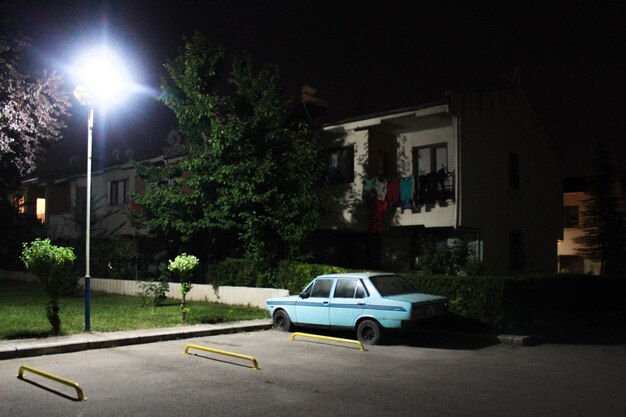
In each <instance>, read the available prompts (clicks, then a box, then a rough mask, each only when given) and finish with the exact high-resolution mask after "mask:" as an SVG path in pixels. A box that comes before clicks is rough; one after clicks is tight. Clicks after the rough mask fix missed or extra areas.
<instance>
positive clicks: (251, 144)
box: [131, 34, 320, 259]
mask: <svg viewBox="0 0 626 417" xmlns="http://www.w3.org/2000/svg"><path fill="white" fill-rule="evenodd" d="M165 68H166V69H167V71H168V73H169V80H164V81H163V83H162V87H161V88H162V95H161V96H160V100H162V101H163V102H164V103H165V104H166V105H167V106H169V107H170V108H171V109H172V110H173V111H174V113H175V114H176V115H177V117H178V120H179V123H180V129H181V132H182V133H183V136H184V137H185V138H186V140H185V143H184V144H183V145H181V146H180V149H179V151H181V152H182V155H183V156H182V157H181V159H180V161H179V162H178V163H176V164H170V165H167V166H165V167H158V168H156V167H149V166H146V165H139V166H138V167H137V169H138V173H139V175H140V176H141V177H142V178H145V179H146V182H147V184H148V187H147V191H146V192H145V193H144V194H142V195H136V196H134V198H135V199H136V202H137V203H138V204H139V205H140V207H141V209H140V210H138V211H137V212H135V213H134V215H132V216H131V218H132V221H133V223H134V225H135V226H136V227H138V228H139V229H143V230H147V231H148V232H149V233H151V234H152V235H154V236H158V237H166V238H167V239H170V240H171V241H172V242H183V243H189V242H192V243H193V242H194V240H195V241H201V242H203V244H206V243H205V242H208V241H209V240H210V239H209V238H215V239H220V238H221V237H223V236H228V235H235V236H236V237H237V238H238V240H239V242H240V244H241V246H242V249H243V253H244V255H246V256H247V257H251V258H256V259H262V258H267V257H272V256H274V255H275V254H276V253H279V252H281V251H282V250H283V249H285V251H284V252H285V253H287V255H288V256H292V257H294V256H296V255H298V254H299V250H300V245H301V243H302V242H303V240H304V239H305V237H306V236H307V235H308V234H309V233H310V232H311V231H313V230H315V228H316V227H317V225H318V221H319V207H320V198H319V195H318V194H317V193H316V192H315V191H314V187H315V185H316V183H317V181H318V177H319V173H320V162H319V161H320V158H319V147H318V145H317V138H316V135H315V134H314V133H313V132H312V131H311V130H310V129H309V127H308V126H307V125H306V124H305V123H297V122H295V123H292V124H286V123H285V120H286V116H287V103H286V102H285V101H283V99H282V97H281V93H280V90H279V76H278V73H277V70H276V68H273V67H270V66H264V67H263V68H261V69H260V70H258V71H256V72H255V71H254V69H253V66H252V63H251V62H250V60H249V58H247V57H246V56H242V55H238V54H234V55H231V54H227V53H226V51H225V50H224V49H222V48H220V47H217V46H213V45H212V44H210V43H209V42H207V41H206V40H205V39H204V38H203V37H202V36H201V35H198V34H196V35H194V36H193V37H192V38H191V39H185V44H184V46H183V47H182V48H181V49H180V51H179V55H178V56H177V57H176V58H175V59H174V60H172V61H169V62H168V63H167V64H166V65H165Z"/></svg>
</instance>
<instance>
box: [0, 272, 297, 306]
mask: <svg viewBox="0 0 626 417" xmlns="http://www.w3.org/2000/svg"><path fill="white" fill-rule="evenodd" d="M0 279H10V280H20V281H36V280H37V278H36V277H35V276H33V275H32V274H28V273H25V272H19V271H4V270H0ZM82 281H83V279H81V285H82ZM142 283H143V281H126V280H119V279H107V278H91V290H92V291H98V292H104V293H107V294H121V295H137V294H138V293H140V292H141V284H142ZM288 294H289V292H288V291H287V290H281V289H275V288H250V287H230V286H223V287H218V288H215V287H213V286H212V285H208V284H193V287H192V288H191V291H189V293H187V296H186V299H187V300H194V301H209V302H218V303H224V304H240V305H250V306H252V307H259V308H265V307H266V306H265V300H267V299H268V298H272V297H284V296H286V295H288ZM167 296H168V297H171V298H175V299H181V294H180V284H179V283H176V282H170V290H169V292H168V293H167Z"/></svg>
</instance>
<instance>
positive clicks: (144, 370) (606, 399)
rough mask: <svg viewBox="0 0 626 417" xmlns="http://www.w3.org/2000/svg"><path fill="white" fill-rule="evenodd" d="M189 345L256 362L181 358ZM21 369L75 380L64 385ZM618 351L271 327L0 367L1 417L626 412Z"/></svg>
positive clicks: (198, 354) (623, 355)
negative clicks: (356, 338) (362, 346)
mask: <svg viewBox="0 0 626 417" xmlns="http://www.w3.org/2000/svg"><path fill="white" fill-rule="evenodd" d="M188 343H194V344H199V345H204V346H208V347H213V348H218V349H223V350H229V351H233V352H237V353H241V354H245V355H251V356H254V357H256V359H257V360H258V362H259V365H260V367H261V370H260V371H255V370H253V369H252V368H251V364H250V362H248V361H245V360H240V359H235V358H230V357H226V356H219V355H216V354H213V353H207V352H202V351H192V353H194V354H191V355H185V354H183V353H182V352H183V349H184V347H185V345H186V344H188ZM21 365H30V366H33V367H35V368H39V369H42V370H45V371H47V372H50V373H53V374H56V375H59V376H62V377H65V378H68V379H71V380H74V381H76V382H78V383H79V384H80V385H81V387H82V388H83V389H84V391H85V395H86V396H87V397H88V399H87V401H75V400H73V399H72V398H75V397H76V393H75V391H74V390H73V389H71V388H69V387H66V386H64V385H61V384H58V383H55V382H52V381H49V380H46V379H43V378H41V377H38V376H36V375H34V374H29V373H27V374H26V377H27V379H28V380H29V381H32V382H27V381H22V380H19V379H17V378H16V374H17V371H18V369H19V367H20V366H21ZM624 381H626V345H624V344H621V343H613V344H611V343H609V344H604V345H595V344H592V343H588V342H584V343H576V340H569V341H566V342H563V343H554V344H544V345H541V346H536V347H514V346H510V345H500V344H492V343H491V342H490V341H485V340H478V339H471V338H470V339H468V338H463V337H460V336H447V337H437V336H435V337H432V336H431V337H423V336H422V337H417V338H410V337H404V338H396V339H394V340H392V341H391V344H389V345H386V346H374V347H371V348H368V351H366V352H360V351H359V350H358V348H357V347H355V346H353V345H338V344H333V343H328V342H323V341H316V340H306V339H301V340H300V339H296V340H295V341H290V340H289V334H285V333H278V332H275V331H263V332H256V333H241V334H230V335H220V336H210V337H200V338H195V339H187V340H181V341H170V342H159V343H151V344H143V345H135V346H126V347H119V348H112V349H101V350H88V351H84V352H77V353H68V354H60V355H52V356H43V357H33V358H24V359H19V358H18V359H11V360H5V361H1V362H0V416H3V417H4V416H7V417H9V416H10V417H19V416H44V415H45V416H64V417H65V416H133V417H136V416H219V417H229V416H304V415H306V416H359V417H362V416H366V417H367V416H420V417H422V416H423V417H428V416H438V417H440V416H506V417H513V416H541V417H547V416H550V417H555V416H564V417H565V416H567V417H575V416H602V417H610V416H615V417H618V416H619V417H623V416H626V384H625V383H624Z"/></svg>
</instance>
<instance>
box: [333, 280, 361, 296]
mask: <svg viewBox="0 0 626 417" xmlns="http://www.w3.org/2000/svg"><path fill="white" fill-rule="evenodd" d="M355 290H356V279H340V280H338V281H337V286H336V287H335V296H334V297H335V298H354V291H355Z"/></svg>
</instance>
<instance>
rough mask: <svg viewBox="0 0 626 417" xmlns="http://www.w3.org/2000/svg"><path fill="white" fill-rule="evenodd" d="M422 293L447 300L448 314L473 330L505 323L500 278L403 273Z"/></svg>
mask: <svg viewBox="0 0 626 417" xmlns="http://www.w3.org/2000/svg"><path fill="white" fill-rule="evenodd" d="M404 277H405V278H406V279H407V280H408V281H410V282H411V283H413V285H414V286H415V288H417V290H418V291H419V292H423V293H426V294H436V295H442V296H444V297H447V298H448V300H449V303H448V311H449V312H450V313H451V314H453V315H456V316H460V317H463V318H465V319H469V320H471V321H472V322H473V326H472V327H478V328H491V327H492V326H493V325H495V324H497V323H501V322H503V320H504V315H505V308H504V304H503V300H504V297H503V295H504V292H505V282H504V280H503V279H502V278H498V277H485V276H478V277H469V276H459V275H426V274H419V273H414V274H404Z"/></svg>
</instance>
